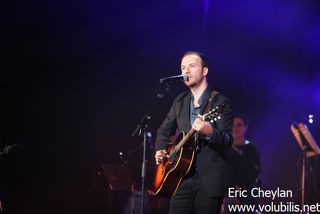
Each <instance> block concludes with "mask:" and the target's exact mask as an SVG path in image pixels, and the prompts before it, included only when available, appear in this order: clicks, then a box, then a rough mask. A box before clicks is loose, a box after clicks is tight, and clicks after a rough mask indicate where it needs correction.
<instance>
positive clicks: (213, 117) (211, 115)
mask: <svg viewBox="0 0 320 214" xmlns="http://www.w3.org/2000/svg"><path fill="white" fill-rule="evenodd" d="M225 107H226V105H225V104H221V105H218V106H216V107H214V108H213V109H212V110H211V111H209V112H208V113H206V114H204V115H203V118H204V120H205V121H209V122H210V123H213V122H215V121H218V120H220V119H221V113H222V112H223V111H224V109H225Z"/></svg>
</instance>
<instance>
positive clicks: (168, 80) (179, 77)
mask: <svg viewBox="0 0 320 214" xmlns="http://www.w3.org/2000/svg"><path fill="white" fill-rule="evenodd" d="M188 79H189V77H188V76H187V75H186V74H181V75H177V76H170V77H165V78H162V79H160V83H172V82H175V81H178V80H183V81H185V80H188Z"/></svg>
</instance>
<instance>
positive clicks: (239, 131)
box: [232, 117, 247, 138]
mask: <svg viewBox="0 0 320 214" xmlns="http://www.w3.org/2000/svg"><path fill="white" fill-rule="evenodd" d="M246 131H247V126H246V125H245V124H244V122H243V120H242V119H241V118H239V117H235V118H233V126H232V136H233V137H234V138H240V137H244V135H245V134H246Z"/></svg>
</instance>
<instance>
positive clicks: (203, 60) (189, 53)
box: [181, 51, 208, 68]
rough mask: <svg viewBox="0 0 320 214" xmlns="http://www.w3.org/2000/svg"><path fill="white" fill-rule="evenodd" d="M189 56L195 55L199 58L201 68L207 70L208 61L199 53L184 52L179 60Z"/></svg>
mask: <svg viewBox="0 0 320 214" xmlns="http://www.w3.org/2000/svg"><path fill="white" fill-rule="evenodd" d="M191 54H193V55H197V56H198V57H200V59H201V65H202V67H203V68H204V67H207V68H208V59H207V57H206V56H205V55H204V54H203V53H200V52H197V51H187V52H185V53H184V54H183V55H182V58H181V60H182V59H183V58H184V57H185V56H187V55H191Z"/></svg>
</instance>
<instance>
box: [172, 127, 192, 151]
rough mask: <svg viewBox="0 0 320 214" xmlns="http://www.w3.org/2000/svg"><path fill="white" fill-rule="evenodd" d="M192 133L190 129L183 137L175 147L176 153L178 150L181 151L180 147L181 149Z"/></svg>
mask: <svg viewBox="0 0 320 214" xmlns="http://www.w3.org/2000/svg"><path fill="white" fill-rule="evenodd" d="M194 132H195V130H194V129H190V131H188V133H187V134H186V136H184V138H183V139H182V140H181V141H180V142H179V143H178V144H177V145H176V146H175V150H176V151H178V150H179V149H181V147H183V145H184V144H185V143H186V142H187V141H188V140H189V138H190V137H191V136H192V135H193V133H194Z"/></svg>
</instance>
